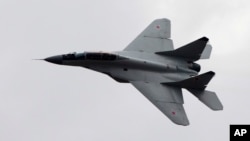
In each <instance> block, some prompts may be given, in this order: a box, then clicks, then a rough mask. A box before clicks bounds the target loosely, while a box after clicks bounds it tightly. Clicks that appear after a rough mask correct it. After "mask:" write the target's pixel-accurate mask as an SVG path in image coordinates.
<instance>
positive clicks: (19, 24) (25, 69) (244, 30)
mask: <svg viewBox="0 0 250 141" xmlns="http://www.w3.org/2000/svg"><path fill="white" fill-rule="evenodd" d="M249 13H250V2H249V1H248V0H220V1H218V0H207V1H202V0H188V1H180V0H157V1H156V0H123V1H118V0H105V1H104V0H91V1H87V0H41V1H39V0H37V1H34V0H22V1H20V0H0V54H1V55H0V140H1V141H69V140H70V141H83V140H86V141H100V140H105V141H106V140H107V141H131V140H143V141H152V140H158V141H166V140H176V141H180V140H192V141H201V140H202V141H215V140H220V141H228V140H229V125H230V124H250V111H249V107H250V102H249V101H250V93H249V91H250V87H249V78H250V72H249V70H250V63H249V60H250V43H249V37H250V28H249V25H250V14H249ZM157 18H168V19H170V20H171V23H172V39H173V41H174V45H175V48H177V47H180V46H182V45H184V44H186V43H189V42H191V41H193V40H196V39H198V38H200V37H202V36H207V37H208V38H209V39H210V43H211V44H212V46H213V52H212V56H211V59H209V60H202V61H198V63H200V64H201V65H202V70H201V73H203V72H206V71H210V70H213V71H215V72H216V76H215V77H214V79H213V80H212V81H211V82H210V84H209V86H208V89H209V90H212V91H216V92H217V94H218V96H219V98H220V99H221V101H222V103H223V105H224V110H223V111H219V112H214V111H212V110H210V109H209V108H207V107H206V106H204V105H203V104H202V103H201V102H199V101H198V100H197V99H196V98H195V97H193V96H192V95H191V94H190V93H188V92H187V91H185V90H184V91H183V92H184V93H183V95H184V100H185V104H184V106H185V109H186V113H187V115H188V118H189V121H190V126H187V127H183V126H178V125H175V124H173V123H172V122H171V121H170V120H169V119H168V118H167V117H165V116H164V115H163V114H162V113H161V112H160V111H159V110H158V109H157V108H156V107H155V106H153V105H152V104H151V103H150V102H149V101H148V100H147V99H146V98H144V96H143V95H142V94H140V93H139V92H138V91H137V90H136V89H135V88H133V87H132V85H130V84H119V83H117V82H116V81H114V80H113V79H111V78H109V77H108V76H106V75H103V74H100V73H97V72H94V71H91V70H87V69H84V68H79V67H68V66H58V65H53V64H50V63H47V62H44V61H33V60H32V59H36V58H45V57H48V56H52V55H57V54H62V53H68V52H74V51H76V52H82V51H119V50H122V49H124V48H125V47H126V46H127V45H128V44H129V43H130V42H131V41H132V40H133V39H134V38H135V37H136V36H137V35H138V34H139V33H140V32H141V31H142V30H143V29H144V28H145V27H146V26H147V25H148V24H150V23H151V22H152V21H153V20H155V19H157Z"/></svg>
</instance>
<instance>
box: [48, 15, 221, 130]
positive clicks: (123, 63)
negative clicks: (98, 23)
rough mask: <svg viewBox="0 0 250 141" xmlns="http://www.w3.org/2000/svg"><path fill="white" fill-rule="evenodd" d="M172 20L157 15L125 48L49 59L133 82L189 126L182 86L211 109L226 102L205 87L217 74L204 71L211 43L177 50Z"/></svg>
mask: <svg viewBox="0 0 250 141" xmlns="http://www.w3.org/2000/svg"><path fill="white" fill-rule="evenodd" d="M170 26H171V25H170V20H168V19H156V20H154V21H153V22H152V23H151V24H150V25H149V26H148V27H147V28H146V29H145V30H144V31H143V32H141V33H140V34H139V35H138V36H137V37H136V38H135V39H134V40H133V41H132V42H131V43H130V44H129V45H128V46H127V47H126V48H125V49H124V50H122V51H116V52H110V53H107V52H81V53H69V54H63V55H56V56H52V57H48V58H45V59H44V60H46V61H48V62H50V63H54V64H58V65H68V66H80V67H84V68H88V69H91V70H95V71H98V72H101V73H104V74H107V75H108V76H110V77H112V78H113V79H114V80H116V81H117V82H120V83H131V84H132V85H133V86H134V87H135V88H136V89H138V90H139V91H140V92H141V93H142V94H143V95H144V96H145V97H146V98H147V99H148V100H149V101H150V102H152V103H153V104H154V105H155V106H156V107H157V108H158V109H159V110H160V111H161V112H162V113H163V114H165V115H166V116H167V117H168V118H169V119H170V120H171V121H172V122H174V123H175V124H178V125H183V126H187V125H189V120H188V118H187V115H186V113H185V110H184V107H183V104H184V100H183V95H182V89H186V90H188V91H189V92H190V93H192V94H193V95H194V96H195V97H197V98H198V99H199V100H200V101H201V102H202V103H204V104H205V105H206V106H208V107H209V108H211V109H212V110H222V109H223V106H222V104H221V102H220V100H219V98H218V97H217V95H216V93H215V92H212V91H208V90H206V87H207V84H208V83H209V81H210V80H211V79H212V78H213V76H214V75H215V73H214V72H213V71H208V72H206V73H203V74H198V73H199V72H200V69H201V67H200V65H199V64H197V63H195V62H196V61H198V60H199V59H208V58H209V57H210V54H211V50H212V46H211V45H210V44H209V43H208V40H209V39H208V38H207V37H202V38H200V39H198V40H196V41H193V42H191V43H189V44H187V45H184V46H182V47H180V48H177V49H174V47H173V41H172V40H171V39H170V34H171V27H170Z"/></svg>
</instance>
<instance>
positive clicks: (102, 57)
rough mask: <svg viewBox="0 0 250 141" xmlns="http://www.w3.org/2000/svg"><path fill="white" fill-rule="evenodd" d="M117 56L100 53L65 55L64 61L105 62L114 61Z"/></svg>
mask: <svg viewBox="0 0 250 141" xmlns="http://www.w3.org/2000/svg"><path fill="white" fill-rule="evenodd" d="M116 59H117V55H115V54H111V53H100V52H84V53H69V54H65V55H63V60H100V61H101V60H104V61H112V60H116Z"/></svg>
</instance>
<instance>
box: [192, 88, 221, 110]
mask: <svg viewBox="0 0 250 141" xmlns="http://www.w3.org/2000/svg"><path fill="white" fill-rule="evenodd" d="M187 90H188V91H189V92H191V93H192V94H193V95H194V96H196V97H197V98H198V99H199V100H200V101H201V102H202V103H204V104H205V105H207V106H208V107H209V108H211V109H212V110H214V111H217V110H223V106H222V104H221V102H220V100H219V98H218V97H217V95H216V93H215V92H211V91H206V90H204V91H201V90H194V89H187Z"/></svg>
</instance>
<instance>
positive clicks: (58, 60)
mask: <svg viewBox="0 0 250 141" xmlns="http://www.w3.org/2000/svg"><path fill="white" fill-rule="evenodd" d="M44 60H45V61H47V62H50V63H54V64H59V65H60V64H62V55H56V56H51V57H48V58H45V59H44Z"/></svg>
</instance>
